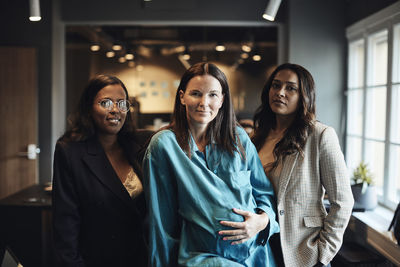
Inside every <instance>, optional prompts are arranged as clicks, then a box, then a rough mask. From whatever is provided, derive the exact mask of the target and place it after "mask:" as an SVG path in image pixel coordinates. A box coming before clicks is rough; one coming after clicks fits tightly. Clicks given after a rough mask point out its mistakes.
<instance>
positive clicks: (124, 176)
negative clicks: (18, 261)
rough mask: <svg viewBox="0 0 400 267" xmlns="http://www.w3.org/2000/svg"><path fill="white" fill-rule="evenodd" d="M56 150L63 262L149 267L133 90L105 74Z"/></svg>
mask: <svg viewBox="0 0 400 267" xmlns="http://www.w3.org/2000/svg"><path fill="white" fill-rule="evenodd" d="M69 122H70V127H69V129H68V130H67V131H66V133H65V134H64V135H63V136H62V137H61V138H60V139H59V140H58V142H57V145H56V150H55V154H54V177H53V216H54V217H53V220H54V240H55V249H56V252H57V255H58V258H59V261H60V265H61V266H96V267H99V266H108V267H109V266H124V267H125V266H146V255H147V252H146V246H145V242H144V236H145V235H144V233H143V221H144V218H145V201H144V197H143V193H142V191H143V187H142V181H141V177H142V175H141V168H140V163H138V161H139V159H138V157H137V155H138V150H139V145H138V144H137V142H136V140H137V139H136V137H135V129H134V126H133V122H132V119H131V114H130V111H129V102H128V92H127V90H126V87H125V85H124V84H123V83H122V82H121V81H120V80H119V79H118V78H116V77H113V76H106V75H100V76H97V77H96V78H94V79H92V80H91V81H90V82H89V84H88V86H87V87H86V89H85V90H84V92H83V94H82V96H81V99H80V102H79V106H78V110H77V112H76V113H75V115H74V117H73V118H72V119H71V120H70V121H69Z"/></svg>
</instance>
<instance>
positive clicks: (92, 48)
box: [90, 44, 100, 52]
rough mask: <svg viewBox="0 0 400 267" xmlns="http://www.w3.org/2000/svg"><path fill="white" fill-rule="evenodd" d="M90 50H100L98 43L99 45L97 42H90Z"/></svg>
mask: <svg viewBox="0 0 400 267" xmlns="http://www.w3.org/2000/svg"><path fill="white" fill-rule="evenodd" d="M90 50H91V51H92V52H97V51H99V50H100V45H99V44H92V45H91V46H90Z"/></svg>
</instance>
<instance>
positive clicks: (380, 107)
mask: <svg viewBox="0 0 400 267" xmlns="http://www.w3.org/2000/svg"><path fill="white" fill-rule="evenodd" d="M365 115H366V116H367V118H366V123H365V126H366V129H365V136H366V137H368V138H374V139H379V140H384V139H385V126H386V87H378V88H373V89H368V90H367V102H366V114H365Z"/></svg>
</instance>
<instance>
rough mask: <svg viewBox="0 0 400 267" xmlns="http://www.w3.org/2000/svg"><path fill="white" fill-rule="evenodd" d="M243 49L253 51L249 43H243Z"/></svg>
mask: <svg viewBox="0 0 400 267" xmlns="http://www.w3.org/2000/svg"><path fill="white" fill-rule="evenodd" d="M242 50H243V51H244V52H247V53H249V52H250V51H251V46H249V45H247V44H244V45H242Z"/></svg>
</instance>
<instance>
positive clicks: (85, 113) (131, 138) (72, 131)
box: [59, 75, 138, 160]
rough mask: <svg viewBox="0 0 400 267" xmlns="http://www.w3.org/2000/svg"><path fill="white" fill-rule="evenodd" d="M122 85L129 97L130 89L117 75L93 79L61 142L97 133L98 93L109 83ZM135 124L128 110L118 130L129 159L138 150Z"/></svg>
mask: <svg viewBox="0 0 400 267" xmlns="http://www.w3.org/2000/svg"><path fill="white" fill-rule="evenodd" d="M115 84H117V85H120V86H121V87H122V89H123V90H124V92H125V95H126V99H127V100H128V99H129V95H128V90H127V89H126V87H125V85H124V83H123V82H122V81H121V80H120V79H118V78H117V77H115V76H111V75H98V76H96V77H94V78H93V79H91V80H90V81H89V83H88V85H87V86H86V88H85V89H84V91H83V92H82V95H81V98H80V100H79V103H78V106H77V108H76V111H75V112H74V113H73V114H71V116H70V117H69V118H68V128H67V131H66V132H65V133H64V135H63V136H62V137H61V138H60V139H59V142H61V143H67V142H71V141H85V140H87V139H89V138H92V137H94V136H95V135H96V126H95V124H94V120H93V117H92V110H93V102H94V99H95V98H96V95H97V93H98V92H99V91H100V90H101V89H103V88H104V87H106V86H108V85H115ZM135 132H136V129H135V126H134V123H133V120H132V115H131V112H130V111H129V110H128V112H127V114H126V119H125V123H124V125H123V126H122V128H121V130H120V131H119V132H118V142H119V143H120V144H121V146H122V148H123V150H124V151H125V153H126V154H128V160H129V159H130V158H131V157H129V156H130V154H131V153H132V152H136V151H137V149H138V145H137V144H136V142H135V140H136V137H135Z"/></svg>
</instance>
